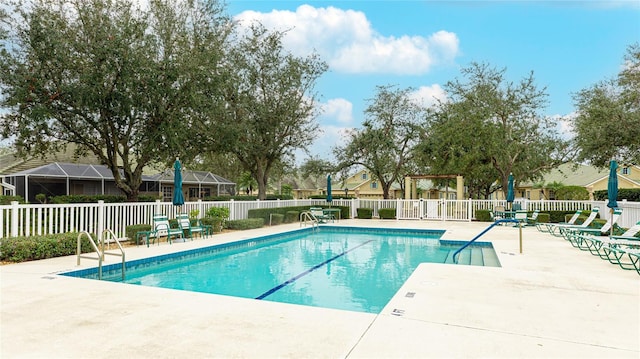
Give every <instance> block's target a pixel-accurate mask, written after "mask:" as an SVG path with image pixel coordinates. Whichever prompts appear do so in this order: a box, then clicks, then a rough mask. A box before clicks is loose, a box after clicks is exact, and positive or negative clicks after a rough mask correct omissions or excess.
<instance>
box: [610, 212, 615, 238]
mask: <svg viewBox="0 0 640 359" xmlns="http://www.w3.org/2000/svg"><path fill="white" fill-rule="evenodd" d="M614 225H615V223H613V208H611V228H609V236H613V226H614Z"/></svg>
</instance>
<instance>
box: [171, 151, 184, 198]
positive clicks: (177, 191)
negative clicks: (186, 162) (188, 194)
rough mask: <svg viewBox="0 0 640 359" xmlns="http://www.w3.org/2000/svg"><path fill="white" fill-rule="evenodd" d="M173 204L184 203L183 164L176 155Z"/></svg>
mask: <svg viewBox="0 0 640 359" xmlns="http://www.w3.org/2000/svg"><path fill="white" fill-rule="evenodd" d="M173 171H174V172H173V205H174V206H182V205H183V204H184V195H183V194H182V165H181V164H180V160H179V159H178V158H177V157H176V162H175V163H174V164H173Z"/></svg>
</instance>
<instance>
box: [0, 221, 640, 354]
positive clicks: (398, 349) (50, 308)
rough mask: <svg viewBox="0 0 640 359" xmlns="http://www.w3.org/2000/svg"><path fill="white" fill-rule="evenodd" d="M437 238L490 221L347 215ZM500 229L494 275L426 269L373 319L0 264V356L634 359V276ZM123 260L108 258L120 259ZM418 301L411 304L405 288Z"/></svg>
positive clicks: (467, 233)
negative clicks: (437, 232) (436, 233)
mask: <svg viewBox="0 0 640 359" xmlns="http://www.w3.org/2000/svg"><path fill="white" fill-rule="evenodd" d="M335 225H339V226H342V225H346V226H366V227H403V228H429V229H444V230H446V232H445V234H444V236H443V239H451V240H469V239H471V238H473V237H474V236H475V235H477V234H478V233H480V232H481V231H482V230H483V229H484V228H486V227H487V225H488V224H487V223H475V222H474V223H469V222H439V221H390V220H386V221H381V220H375V219H374V220H343V221H340V222H338V223H336V224H335ZM296 228H299V226H298V225H297V224H295V225H292V224H289V225H280V226H274V227H270V228H269V227H265V228H261V229H256V230H250V231H239V232H230V233H225V234H217V235H214V236H210V237H208V238H206V239H204V240H195V241H192V242H186V243H174V244H173V245H167V244H165V243H163V244H161V245H159V246H152V247H150V248H147V247H146V246H140V247H131V248H127V250H126V256H127V260H132V259H138V258H144V257H148V256H155V255H159V254H163V253H169V252H176V251H180V250H185V249H191V248H197V247H203V246H210V245H213V244H218V243H223V242H228V241H235V240H240V239H246V238H252V237H257V236H261V235H265V234H271V233H275V232H281V231H287V230H292V229H296ZM523 238H524V239H523V253H522V254H520V253H519V241H518V229H516V228H513V227H502V226H498V227H496V228H494V229H492V230H491V231H489V232H488V233H487V234H485V235H484V236H483V237H482V241H491V242H492V243H493V246H494V248H495V250H496V252H497V254H498V258H499V259H500V262H501V264H502V267H500V268H495V267H472V266H463V265H460V266H456V265H448V264H431V263H427V264H422V265H420V266H419V267H418V268H417V269H416V271H415V272H414V273H413V275H412V276H411V277H410V278H409V280H407V281H406V282H405V283H404V285H403V286H402V288H401V289H400V291H398V292H397V293H396V295H395V296H394V297H393V299H392V300H391V301H390V302H389V303H388V304H387V306H386V307H385V308H384V309H383V310H382V312H381V313H380V314H368V313H357V312H349V311H341V310H333V309H324V308H314V307H305V306H299V305H290V304H282V303H275V302H268V301H258V300H253V299H242V298H235V297H228V296H221V295H214V294H203V293H194V292H187V291H178V290H169V289H162V288H151V287H142V286H136V285H123V284H120V283H112V282H103V281H97V280H89V279H79V278H71V277H66V276H60V275H57V274H56V273H59V272H64V271H69V270H76V269H80V268H88V267H95V266H96V265H97V262H96V261H93V260H87V259H83V260H82V263H81V266H79V267H78V266H76V257H75V256H69V257H62V258H54V259H47V260H41V261H34V262H27V263H20V264H9V265H4V266H1V267H0V282H1V284H0V285H1V286H0V357H1V358H3V359H8V358H514V357H529V358H543V357H544V358H551V357H556V358H569V357H575V358H578V357H579V358H587V357H593V358H639V357H640V276H638V274H637V273H636V272H635V271H625V270H622V269H621V268H620V267H619V266H617V265H612V264H610V263H609V262H607V261H604V260H602V259H600V258H598V257H596V256H592V255H591V254H589V253H588V252H583V251H580V250H578V249H576V248H573V247H572V246H571V245H570V244H569V243H568V242H566V241H565V240H563V239H561V238H557V237H553V236H551V235H549V234H544V233H539V232H538V231H537V230H536V229H535V228H532V227H527V228H524V229H523ZM118 261H119V258H118V257H112V256H108V257H107V261H106V262H107V263H117V262H118ZM409 292H411V293H414V294H413V295H410V296H407V293H409Z"/></svg>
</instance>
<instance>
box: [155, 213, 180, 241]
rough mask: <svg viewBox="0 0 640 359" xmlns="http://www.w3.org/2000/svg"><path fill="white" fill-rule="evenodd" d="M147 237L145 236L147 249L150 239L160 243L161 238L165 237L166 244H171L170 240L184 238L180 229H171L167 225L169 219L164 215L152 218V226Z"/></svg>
mask: <svg viewBox="0 0 640 359" xmlns="http://www.w3.org/2000/svg"><path fill="white" fill-rule="evenodd" d="M151 228H152V230H151V231H150V233H149V235H148V236H147V247H149V241H150V240H151V239H153V240H156V239H157V240H158V242H160V238H161V237H167V242H169V244H171V238H174V237H175V238H176V239H177V238H184V237H183V233H182V229H180V228H171V225H170V224H169V219H168V218H167V216H166V215H162V214H160V215H155V216H153V226H152V227H151Z"/></svg>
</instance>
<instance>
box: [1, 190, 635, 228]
mask: <svg viewBox="0 0 640 359" xmlns="http://www.w3.org/2000/svg"><path fill="white" fill-rule="evenodd" d="M516 204H517V205H519V206H520V207H521V208H523V209H526V210H528V211H533V210H535V209H539V210H541V211H575V210H578V209H587V210H588V209H591V208H592V207H599V208H600V217H601V218H603V219H608V218H609V216H610V215H611V214H610V211H609V209H608V208H607V206H606V201H604V202H603V201H548V200H546V201H529V200H521V201H516ZM327 205H328V204H327V202H326V201H324V200H322V199H299V200H276V201H233V200H231V201H224V202H217V201H207V202H203V201H197V202H187V203H185V204H184V205H183V206H181V207H177V206H174V205H173V204H172V203H171V202H160V201H156V202H144V203H104V202H102V201H100V202H98V203H82V204H18V202H12V203H11V204H10V205H0V238H5V237H18V236H31V235H47V234H56V233H66V232H81V231H87V232H89V233H96V234H98V235H99V234H101V233H102V232H103V231H104V230H105V229H110V230H112V231H113V232H114V233H115V234H116V235H117V236H118V237H124V236H125V235H126V227H127V226H131V225H136V224H145V223H146V224H151V222H152V217H153V215H154V214H158V213H162V214H166V215H167V216H168V217H169V218H175V217H176V215H177V214H178V213H190V212H191V211H193V210H198V211H199V212H198V213H199V217H203V216H204V215H205V213H206V212H207V211H208V210H209V208H211V207H226V208H229V219H230V220H236V219H246V218H247V217H248V211H249V210H251V209H258V208H278V207H292V206H321V207H326V206H327ZM332 205H333V206H346V207H349V208H350V218H355V217H356V216H357V208H371V209H372V210H373V216H374V217H378V216H379V210H380V209H382V208H394V209H395V210H396V218H398V219H399V220H439V221H471V220H473V219H474V218H475V213H476V211H478V210H491V209H493V208H494V207H496V206H504V207H507V203H506V202H505V201H503V200H471V199H469V200H444V199H433V200H431V199H418V200H415V199H413V200H403V199H391V200H383V199H337V200H334V201H333V203H332ZM618 206H619V208H622V215H621V217H620V218H619V220H618V225H620V226H622V227H626V228H628V227H631V226H632V225H634V224H635V223H636V222H637V221H638V220H640V202H627V201H619V202H618Z"/></svg>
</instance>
